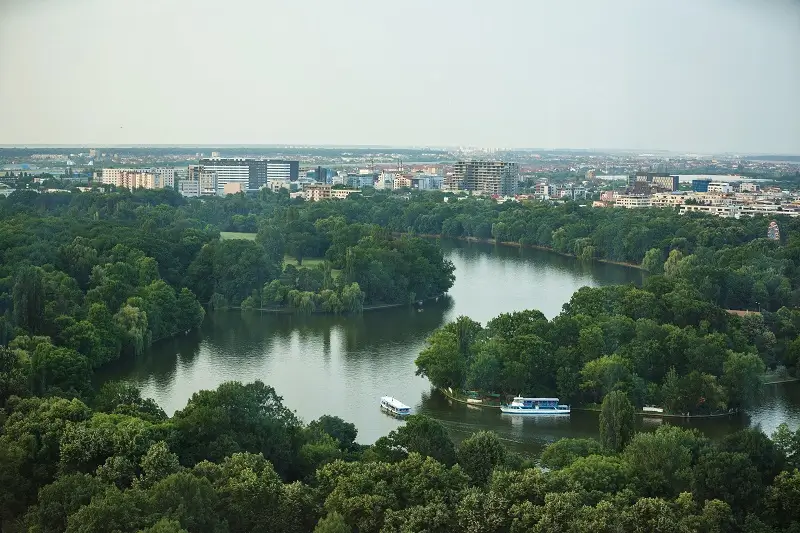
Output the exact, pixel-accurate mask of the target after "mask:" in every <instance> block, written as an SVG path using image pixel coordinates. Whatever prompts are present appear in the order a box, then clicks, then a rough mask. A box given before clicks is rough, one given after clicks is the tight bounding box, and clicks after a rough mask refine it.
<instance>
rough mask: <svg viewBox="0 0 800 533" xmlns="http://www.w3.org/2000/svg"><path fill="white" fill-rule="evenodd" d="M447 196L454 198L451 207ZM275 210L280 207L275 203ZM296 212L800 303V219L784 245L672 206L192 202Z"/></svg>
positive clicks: (224, 224) (234, 219)
mask: <svg viewBox="0 0 800 533" xmlns="http://www.w3.org/2000/svg"><path fill="white" fill-rule="evenodd" d="M445 198H448V201H446V202H445V201H444V200H445ZM276 204H277V205H276ZM290 205H292V206H294V207H295V208H296V209H297V210H298V213H299V215H298V216H299V218H300V220H301V222H302V221H307V222H308V223H309V224H313V223H315V222H316V221H317V220H320V219H325V218H330V217H343V219H344V220H345V221H346V222H347V223H348V224H353V223H358V224H377V225H379V226H381V227H382V228H385V229H387V230H389V231H390V232H392V233H417V234H427V235H443V236H445V237H455V238H467V237H469V238H476V239H493V240H497V241H500V242H511V243H517V244H521V245H526V246H527V245H530V246H540V247H545V248H550V249H553V250H555V251H557V252H560V253H565V254H572V255H575V256H577V257H579V258H582V259H583V260H586V261H592V260H599V259H602V260H609V261H616V262H623V263H630V264H634V265H641V266H643V267H644V268H645V269H647V270H650V271H652V272H654V273H661V272H662V271H663V269H664V268H665V266H666V265H667V264H669V265H673V266H675V268H673V271H674V272H675V273H676V274H678V275H680V276H681V277H684V278H685V279H687V280H690V281H692V282H694V283H696V284H697V287H698V288H699V289H700V290H701V291H702V293H703V294H704V296H705V297H706V298H707V299H709V300H711V301H713V302H714V303H716V304H717V305H719V306H720V307H723V308H726V309H753V310H757V309H758V308H766V309H768V310H770V311H777V310H778V309H780V308H781V307H783V306H789V307H793V306H798V305H800V271H798V264H800V262H799V261H798V260H799V259H800V237H798V234H799V232H800V219H795V218H789V217H777V219H778V223H779V225H780V228H781V236H782V240H781V241H778V242H775V241H769V240H767V239H766V235H767V228H768V226H769V223H770V221H771V219H770V218H765V217H743V218H741V219H728V218H720V217H713V216H707V215H704V214H695V213H689V214H686V215H679V214H678V213H677V212H676V211H675V210H671V209H592V208H590V207H580V206H579V205H577V204H575V203H571V202H568V203H563V204H558V205H550V204H547V203H538V202H533V203H531V202H523V203H516V202H506V203H503V204H497V203H496V202H494V201H492V200H491V199H488V198H458V199H457V198H456V197H454V196H452V195H445V194H443V193H441V192H423V193H413V194H411V195H410V196H409V197H408V198H406V197H400V196H397V195H391V194H388V193H383V192H376V193H374V194H373V195H372V196H368V197H359V198H352V199H347V200H341V201H330V202H317V203H311V204H308V203H304V202H303V201H302V200H291V201H290V200H289V199H288V196H281V195H270V194H269V193H263V194H262V195H261V196H259V197H257V198H244V197H242V198H239V199H237V200H236V201H235V202H227V203H225V204H224V205H223V204H221V203H220V204H216V203H212V202H205V203H203V204H201V205H193V206H192V208H193V209H197V210H200V211H202V213H203V215H202V216H201V217H199V218H202V219H203V220H208V221H210V222H212V223H214V224H216V225H217V226H218V227H220V229H222V230H223V231H252V232H254V231H257V228H258V217H259V216H262V215H267V216H273V214H274V213H276V211H280V210H284V209H286V207H285V206H290ZM301 222H293V225H292V226H291V228H292V231H290V232H285V235H286V238H287V239H288V240H287V248H286V251H287V253H289V254H292V255H295V254H296V255H297V256H298V257H299V256H303V255H304V254H305V255H306V256H310V255H309V254H323V253H325V250H324V248H321V247H320V246H318V245H317V244H316V241H314V239H310V240H305V239H297V238H295V237H293V236H291V234H295V236H300V235H303V234H308V235H313V230H311V229H310V226H308V225H306V226H305V229H303V230H300V231H295V230H297V229H299V228H300V227H301V226H300V224H301Z"/></svg>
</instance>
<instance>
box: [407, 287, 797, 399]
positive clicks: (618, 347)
mask: <svg viewBox="0 0 800 533" xmlns="http://www.w3.org/2000/svg"><path fill="white" fill-rule="evenodd" d="M770 318H771V327H770V324H768V323H767V321H766V320H765V318H764V316H762V315H761V314H755V313H754V314H749V315H745V316H737V315H733V314H730V313H728V312H726V311H725V310H723V309H721V308H719V307H717V306H715V305H714V304H713V303H711V302H709V301H707V300H706V299H705V298H704V297H703V295H702V294H700V292H699V291H697V290H696V289H695V288H693V287H692V286H691V285H689V284H687V283H686V282H685V281H683V280H680V279H677V280H676V279H671V278H668V277H664V276H650V277H648V278H647V279H646V280H645V283H644V286H643V287H642V288H641V289H640V288H636V287H632V286H612V287H603V288H588V287H584V288H582V289H580V290H579V291H578V292H576V293H575V294H574V295H573V296H572V298H571V300H570V301H569V303H567V304H565V305H564V310H563V312H562V313H561V314H559V315H558V316H556V317H555V318H553V319H552V320H547V319H546V318H545V317H544V315H542V314H541V313H540V312H539V311H523V312H517V313H509V314H503V315H500V316H498V317H496V318H494V319H493V320H491V321H489V322H488V323H487V324H486V325H485V326H483V325H481V324H479V323H477V322H475V321H473V320H471V319H469V318H468V317H460V318H458V319H457V320H456V321H455V322H453V323H450V324H447V325H445V326H444V327H442V328H440V329H439V330H437V331H436V332H435V333H434V334H433V335H431V337H430V338H429V339H428V343H427V347H426V348H425V349H424V350H423V351H422V352H421V353H420V355H419V357H418V358H417V361H416V363H417V368H418V372H419V373H420V374H422V375H425V376H426V377H428V379H430V381H431V383H433V384H434V385H435V386H437V387H442V388H454V389H459V390H472V391H480V392H483V393H500V394H501V395H503V396H508V395H515V394H519V393H523V394H525V395H529V396H531V395H532V396H558V397H559V398H561V399H562V400H563V401H566V402H569V403H573V404H597V403H600V401H602V399H603V398H604V397H605V396H606V395H607V394H609V393H611V392H612V391H618V390H619V391H624V392H625V393H626V394H628V395H629V396H630V398H631V399H632V400H633V402H634V404H635V405H636V406H637V407H638V408H641V407H642V406H645V405H658V406H663V407H664V408H665V410H666V412H667V413H674V414H678V413H680V414H683V413H689V414H695V415H697V414H713V413H721V412H728V411H731V410H738V409H741V408H743V407H746V406H748V405H752V404H753V403H755V402H757V401H758V399H759V395H760V392H761V386H762V375H763V374H764V369H765V368H767V367H776V366H781V367H782V368H786V367H789V368H791V369H792V370H793V371H794V369H795V367H796V364H797V355H798V354H797V346H796V345H797V340H796V339H797V334H798V331H799V330H798V327H800V313H799V312H797V311H795V310H789V309H786V308H783V309H781V310H780V311H779V312H778V313H775V314H774V316H771V317H770Z"/></svg>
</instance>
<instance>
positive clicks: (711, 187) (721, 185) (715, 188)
mask: <svg viewBox="0 0 800 533" xmlns="http://www.w3.org/2000/svg"><path fill="white" fill-rule="evenodd" d="M708 192H711V193H720V194H728V193H731V192H733V186H732V185H731V184H730V183H726V182H724V181H712V182H711V183H709V184H708Z"/></svg>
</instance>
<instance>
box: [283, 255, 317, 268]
mask: <svg viewBox="0 0 800 533" xmlns="http://www.w3.org/2000/svg"><path fill="white" fill-rule="evenodd" d="M324 262H325V259H324V258H322V257H306V258H304V259H303V264H302V265H298V264H297V259H295V258H294V257H291V256H289V255H284V256H283V266H286V265H294V266H304V267H308V268H314V267H315V266H317V265H321V264H322V263H324Z"/></svg>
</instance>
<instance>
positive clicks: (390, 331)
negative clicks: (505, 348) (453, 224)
mask: <svg viewBox="0 0 800 533" xmlns="http://www.w3.org/2000/svg"><path fill="white" fill-rule="evenodd" d="M442 247H443V249H444V251H445V254H446V256H447V258H448V259H450V260H451V261H453V263H454V264H455V266H456V282H455V285H454V286H453V288H452V289H451V290H450V293H449V297H448V298H446V299H444V301H440V302H438V303H435V304H429V305H426V306H425V308H424V310H422V311H418V310H415V309H412V308H405V307H404V308H396V309H386V310H381V311H373V312H367V313H365V314H364V315H363V316H359V317H333V316H309V317H297V316H291V315H268V314H265V315H259V314H257V313H255V314H254V313H244V314H243V313H240V312H234V311H231V312H225V313H214V314H213V315H210V316H208V317H207V319H206V322H205V324H204V325H203V327H202V328H201V329H200V331H197V332H195V333H192V334H190V335H189V336H187V337H181V338H178V339H174V340H171V341H166V342H163V343H159V344H158V345H156V346H154V347H153V348H152V349H151V350H150V352H149V353H148V354H146V355H145V356H143V357H141V358H139V359H137V360H135V361H127V362H124V363H120V364H118V365H116V366H114V367H111V368H107V369H106V370H105V371H104V373H103V374H102V375H101V378H103V379H127V380H129V381H131V382H133V383H135V384H136V385H138V386H139V387H140V388H141V389H142V393H143V395H144V396H148V397H151V398H154V399H155V400H156V401H157V402H158V403H159V404H160V405H161V406H162V407H163V408H164V410H165V411H167V413H168V414H170V415H171V414H172V413H174V412H175V411H176V410H178V409H181V408H183V407H184V406H185V405H186V401H187V400H188V399H189V397H190V396H191V395H192V394H193V393H194V392H196V391H198V390H201V389H213V388H216V387H217V386H218V385H219V384H220V383H222V382H224V381H229V380H238V381H242V382H249V381H254V380H257V379H258V380H262V381H263V382H265V383H267V384H269V385H272V386H273V387H275V389H276V390H277V392H278V394H280V395H281V396H283V398H284V403H285V405H287V406H288V407H289V408H291V409H293V410H295V411H296V412H297V414H298V416H300V417H301V418H302V419H304V420H306V421H310V420H313V419H315V418H317V417H319V416H321V415H323V414H331V415H337V416H340V417H342V418H343V419H345V420H347V421H350V422H353V423H354V424H355V425H356V427H357V428H358V432H359V436H358V440H359V441H360V442H363V443H372V442H374V441H375V440H376V439H377V438H378V437H381V436H383V435H385V434H386V433H388V432H389V431H391V430H392V429H394V428H396V427H398V426H399V425H400V424H402V422H400V421H397V420H395V419H393V418H391V417H389V416H387V415H385V414H383V413H382V412H381V411H380V410H379V408H378V399H379V398H380V396H383V395H391V396H395V397H397V398H399V399H400V400H401V401H403V402H405V403H406V404H409V405H411V406H412V407H413V408H414V410H415V412H418V413H424V414H427V415H429V416H431V417H433V418H436V419H438V420H439V421H441V422H442V423H443V424H444V425H445V426H446V427H447V428H448V429H449V430H450V432H451V435H452V436H453V438H454V439H455V440H461V439H462V438H464V437H466V436H468V435H470V434H471V433H473V432H475V431H478V430H481V429H491V430H493V431H495V432H497V433H498V435H500V437H501V438H502V439H504V440H506V441H507V442H508V443H509V444H510V445H511V446H512V447H513V448H515V449H517V450H518V451H520V452H524V453H536V452H538V451H539V450H540V449H541V448H542V447H543V446H544V445H546V444H548V443H550V442H553V441H555V440H557V439H559V438H562V437H586V436H596V435H597V434H598V420H597V415H596V414H595V413H588V412H573V413H572V415H571V416H570V417H566V418H542V419H538V418H524V419H520V418H519V417H509V416H501V414H500V413H499V412H498V411H497V410H494V409H482V408H476V407H468V406H466V405H463V404H460V403H454V404H452V403H451V402H450V401H449V400H448V399H447V398H445V397H444V396H442V395H441V394H439V393H438V392H437V391H433V390H431V386H430V384H429V383H428V381H427V380H426V379H424V378H421V377H419V376H416V375H415V373H414V372H415V369H416V367H415V365H414V359H415V358H416V357H417V354H418V353H419V351H420V350H421V349H422V347H423V346H424V343H425V338H426V337H427V336H428V335H429V334H430V333H431V332H432V331H433V330H434V329H436V328H438V327H439V326H441V325H443V324H445V323H447V322H449V321H451V320H454V319H455V318H456V317H458V316H459V315H467V316H470V317H471V318H473V319H475V320H479V321H480V322H482V323H486V321H488V320H490V319H491V318H493V317H495V316H497V315H498V314H500V313H504V312H509V311H516V310H522V309H531V308H533V309H539V310H540V311H542V313H544V314H545V315H546V316H547V317H548V318H552V317H553V316H555V315H557V314H558V313H559V312H560V311H561V306H562V305H563V304H564V303H566V302H567V301H569V299H570V296H571V295H572V293H574V292H575V291H576V290H578V289H579V288H580V287H583V286H587V285H588V286H601V285H608V284H619V283H636V284H638V283H641V281H642V276H643V273H642V272H640V271H638V270H635V269H630V268H626V267H622V266H618V265H609V264H603V263H596V264H591V265H588V264H582V263H580V262H578V261H577V260H574V259H572V258H568V257H563V256H560V255H557V254H554V253H550V252H545V251H539V250H520V249H516V248H508V247H494V246H491V245H486V244H474V243H473V244H469V243H463V242H459V241H444V242H442ZM767 389H768V390H767V399H766V402H765V403H764V404H763V405H762V406H761V407H760V408H759V409H756V410H754V411H753V412H752V413H750V414H749V415H747V416H741V417H735V418H724V419H713V420H695V421H692V422H681V421H678V422H676V423H680V424H682V425H687V426H694V427H698V428H700V429H701V430H703V431H704V432H705V433H707V434H708V435H709V436H712V437H718V436H721V435H724V434H726V433H728V432H730V431H732V430H734V429H737V428H740V427H745V426H747V425H761V426H762V428H763V429H764V430H765V431H766V432H767V433H771V432H772V431H773V430H774V429H775V427H777V425H778V424H780V423H781V422H784V421H786V422H788V423H789V424H790V425H791V426H792V427H793V428H795V427H798V425H800V387H798V386H797V385H795V384H789V385H771V386H768V388H767ZM530 393H531V394H535V391H530ZM659 423H660V421H658V420H647V419H643V420H640V424H641V425H642V426H643V429H645V428H647V427H655V425H657V424H659Z"/></svg>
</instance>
